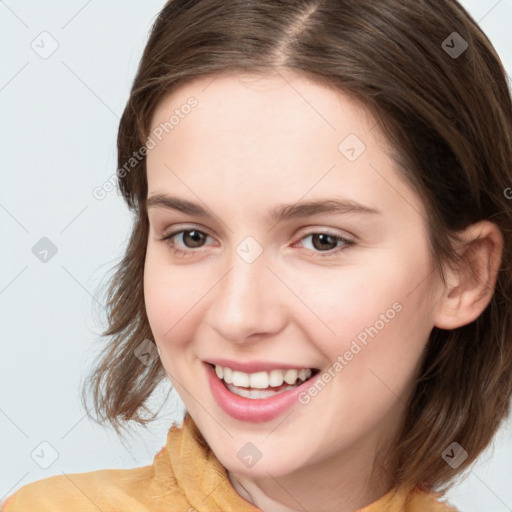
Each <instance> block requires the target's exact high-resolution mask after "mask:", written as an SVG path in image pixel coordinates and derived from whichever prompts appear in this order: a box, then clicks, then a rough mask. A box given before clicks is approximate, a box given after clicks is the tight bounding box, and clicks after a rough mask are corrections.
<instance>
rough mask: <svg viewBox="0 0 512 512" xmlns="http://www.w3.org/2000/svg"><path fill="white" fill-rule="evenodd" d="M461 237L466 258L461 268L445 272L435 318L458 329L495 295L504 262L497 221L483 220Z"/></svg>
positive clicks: (443, 325)
mask: <svg viewBox="0 0 512 512" xmlns="http://www.w3.org/2000/svg"><path fill="white" fill-rule="evenodd" d="M458 236H459V237H460V238H461V240H462V244H461V245H460V247H459V248H458V249H457V252H458V253H459V255H461V256H462V258H461V260H460V262H459V263H458V265H457V268H453V267H451V266H448V268H447V269H446V271H445V275H446V287H445V289H444V292H443V295H442V297H441V299H440V301H439V306H438V309H437V311H436V314H435V317H434V325H435V326H436V327H439V328H440V329H456V328H457V327H462V326H463V325H467V324H469V323H471V322H472V321H473V320H476V319H477V318H478V317H479V316H480V314H481V313H482V312H483V311H484V309H485V308H486V307H487V305H488V304H489V302H490V300H491V298H492V295H493V293H494V287H495V285H496V279H497V276H498V269H499V266H500V264H501V255H502V251H503V236H502V234H501V231H500V229H499V228H498V226H496V224H494V223H492V222H489V221H486V220H484V221H480V222H477V223H476V224H472V225H471V226H469V227H468V228H467V229H465V230H464V231H463V232H461V233H458Z"/></svg>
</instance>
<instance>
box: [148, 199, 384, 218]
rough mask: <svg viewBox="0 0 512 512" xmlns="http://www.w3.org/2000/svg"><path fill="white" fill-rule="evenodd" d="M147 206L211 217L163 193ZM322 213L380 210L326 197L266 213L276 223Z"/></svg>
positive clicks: (280, 206)
mask: <svg viewBox="0 0 512 512" xmlns="http://www.w3.org/2000/svg"><path fill="white" fill-rule="evenodd" d="M146 206H147V208H156V207H163V208H167V209H171V210H177V211H180V212H182V213H185V214H188V215H195V216H198V217H204V218H212V217H213V215H211V214H210V213H209V212H208V211H207V210H206V209H205V208H203V207H202V206H201V205H199V204H198V203H194V202H192V201H188V200H187V199H181V198H179V197H172V196H167V195H165V194H153V195H151V196H149V197H148V198H147V199H146ZM322 213H324V214H325V213H328V214H347V213H357V214H372V215H378V214H380V213H382V211H381V210H378V209H376V208H371V207H369V206H366V205H363V204H361V203H358V202H356V201H353V200H350V199H336V198H326V199H321V200H316V201H303V202H300V203H291V204H278V205H277V206H275V207H274V208H273V209H272V210H270V211H269V212H268V214H267V221H268V222H269V223H276V222H280V221H283V220H290V219H297V218H305V217H310V216H313V215H318V214H322Z"/></svg>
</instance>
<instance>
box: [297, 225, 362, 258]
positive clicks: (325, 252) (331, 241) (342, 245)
mask: <svg viewBox="0 0 512 512" xmlns="http://www.w3.org/2000/svg"><path fill="white" fill-rule="evenodd" d="M307 238H311V246H312V247H313V249H315V252H318V253H319V254H315V255H314V257H317V256H319V257H330V256H333V255H335V254H337V253H339V252H340V251H346V250H348V249H349V248H350V247H351V246H352V245H354V243H355V242H354V241H353V240H348V239H346V238H344V237H342V236H340V235H335V234H333V233H329V232H323V231H321V232H312V233H309V234H307V235H305V236H303V237H302V238H301V240H306V239H307ZM338 244H339V245H338Z"/></svg>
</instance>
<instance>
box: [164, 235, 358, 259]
mask: <svg viewBox="0 0 512 512" xmlns="http://www.w3.org/2000/svg"><path fill="white" fill-rule="evenodd" d="M190 231H197V232H198V233H201V234H202V235H206V236H209V235H208V234H207V233H204V232H203V231H199V230H198V229H194V228H191V229H180V230H179V231H173V232H172V233H169V234H166V235H164V236H163V237H162V238H161V239H160V240H161V241H163V242H166V245H168V246H169V247H170V248H171V249H172V251H173V253H174V254H175V255H177V256H191V255H192V253H193V252H198V251H197V250H195V249H189V250H183V249H177V248H176V243H175V242H174V241H172V238H174V237H175V236H176V235H179V234H181V233H186V232H190ZM312 235H327V236H330V237H332V238H333V239H334V240H335V241H337V242H343V245H342V246H341V247H338V248H336V249H331V250H329V251H314V252H316V253H318V254H317V255H315V256H314V257H315V258H316V257H320V258H328V257H333V256H335V255H337V254H338V253H340V252H341V251H346V250H348V249H350V248H351V247H352V246H353V245H354V244H355V242H354V241H353V240H348V239H346V238H344V237H342V236H339V235H335V234H334V233H329V232H328V231H312V232H310V233H307V234H305V235H304V236H303V237H301V239H300V240H303V239H304V238H307V237H310V236H312Z"/></svg>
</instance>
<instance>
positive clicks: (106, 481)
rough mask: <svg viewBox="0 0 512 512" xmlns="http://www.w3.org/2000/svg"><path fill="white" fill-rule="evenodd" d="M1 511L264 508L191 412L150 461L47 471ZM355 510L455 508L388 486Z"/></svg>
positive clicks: (433, 511) (244, 511)
mask: <svg viewBox="0 0 512 512" xmlns="http://www.w3.org/2000/svg"><path fill="white" fill-rule="evenodd" d="M0 507H1V510H2V511H3V512H98V511H101V512H214V511H215V512H262V511H261V509H259V508H258V507H256V506H255V505H253V504H251V503H250V502H248V501H247V500H245V499H244V498H242V497H241V496H240V495H239V494H238V493H237V492H236V490H235V488H234V487H233V486H232V485H231V482H230V480H229V477H228V474H227V471H226V469H225V468H224V467H223V466H222V464H221V463H220V462H219V460H218V459H217V458H216V457H215V455H214V454H213V452H212V451H211V449H210V448H209V446H208V445H207V444H206V442H205V440H204V438H203V436H202V435H201V433H200V432H199V430H198V428H197V426H196V425H195V423H194V421H193V420H192V418H191V417H190V415H189V414H187V415H186V416H185V419H184V422H183V426H182V427H181V428H179V427H177V426H173V427H172V428H171V429H170V430H169V433H168V435H167V443H166V445H165V446H164V447H163V448H162V449H161V450H160V452H159V453H158V454H157V455H156V456H155V458H154V460H153V464H152V465H150V466H144V467H139V468H134V469H105V470H99V471H90V472H87V473H70V474H64V475H57V476H51V477H48V478H44V479H42V480H38V481H37V482H33V483H30V484H27V485H25V486H24V487H22V488H21V489H19V490H18V491H16V492H15V493H14V494H12V495H11V496H9V497H8V498H7V500H6V501H4V503H3V504H0ZM356 512H457V511H456V509H454V508H450V507H449V506H448V505H447V504H444V503H441V502H440V501H438V500H437V499H436V498H435V497H434V496H433V495H430V494H426V493H424V492H422V491H420V490H418V489H414V490H412V491H410V492H407V491H405V490H401V489H395V490H391V491H390V492H389V493H387V494H386V495H384V496H382V497H381V498H379V499H378V500H377V501H376V502H374V503H372V504H371V505H368V506H366V507H364V508H362V509H360V510H359V511H356Z"/></svg>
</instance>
